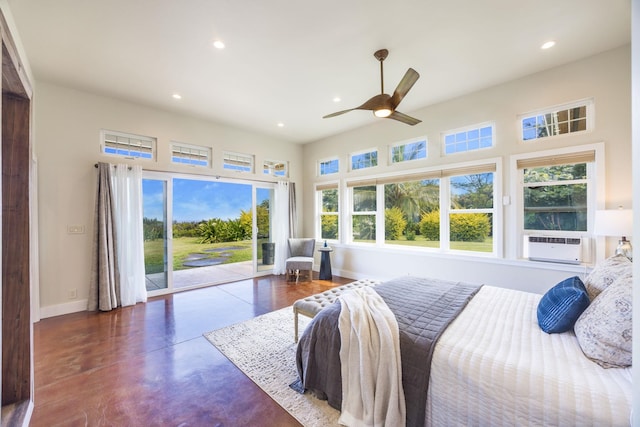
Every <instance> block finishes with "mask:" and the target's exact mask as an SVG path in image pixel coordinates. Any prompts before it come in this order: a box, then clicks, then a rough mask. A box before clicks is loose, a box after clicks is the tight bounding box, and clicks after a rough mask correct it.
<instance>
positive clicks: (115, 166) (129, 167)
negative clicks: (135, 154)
mask: <svg viewBox="0 0 640 427" xmlns="http://www.w3.org/2000/svg"><path fill="white" fill-rule="evenodd" d="M110 166H113V167H114V168H117V167H118V165H110ZM93 167H94V168H96V169H98V164H97V163H96V164H94V165H93ZM127 168H128V169H129V170H131V166H127Z"/></svg>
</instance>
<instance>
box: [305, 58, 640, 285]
mask: <svg viewBox="0 0 640 427" xmlns="http://www.w3.org/2000/svg"><path fill="white" fill-rule="evenodd" d="M496 66H499V64H496ZM422 78H423V79H424V78H428V73H425V76H423V77H422ZM416 84H420V81H418V83H416ZM630 87H631V65H630V46H626V47H622V48H618V49H615V50H612V51H608V52H605V53H602V54H599V55H596V56H593V57H590V58H587V59H584V60H581V61H578V62H574V63H570V64H568V65H565V66H562V67H558V68H555V69H552V70H549V71H546V72H542V73H537V74H534V75H531V76H528V77H526V78H523V79H519V80H516V81H513V82H508V83H505V84H501V85H499V86H495V87H492V88H489V89H486V90H482V91H479V92H476V93H473V94H470V95H467V96H463V97H460V98H457V99H453V100H450V101H446V102H442V103H439V104H436V105H433V106H430V107H427V108H424V109H421V110H418V111H414V112H409V111H403V112H404V113H407V114H410V115H412V116H414V117H416V118H419V119H421V120H422V121H423V122H422V123H420V124H418V125H416V126H413V127H411V126H407V125H404V124H401V123H399V122H395V121H393V120H381V119H375V118H374V117H373V116H372V118H371V122H372V124H371V125H369V126H367V127H363V128H360V129H357V130H354V131H351V132H347V133H344V134H341V135H338V136H335V137H331V138H327V139H324V140H321V141H316V142H313V143H309V144H306V145H305V147H304V159H305V166H304V192H305V194H307V197H306V198H305V202H304V207H303V210H304V214H303V218H304V234H305V235H309V236H312V235H315V228H314V220H315V198H314V197H311V195H312V194H313V191H314V184H315V183H317V182H323V181H332V180H333V181H335V180H336V179H340V181H341V183H344V180H345V179H349V178H353V177H357V176H362V175H364V174H384V173H391V172H397V171H399V170H402V169H404V168H411V169H416V168H418V169H419V168H420V167H423V168H426V167H434V166H437V165H442V164H446V163H459V162H464V161H471V160H477V159H479V158H486V159H489V158H501V159H502V164H503V174H502V179H503V184H504V185H503V194H502V195H504V196H510V197H511V200H515V196H516V195H515V194H511V193H510V191H511V186H510V182H511V179H512V177H511V176H510V175H511V174H510V170H509V163H510V162H509V156H510V155H514V154H520V153H526V152H531V151H541V150H549V149H554V148H561V147H567V146H574V145H583V144H592V143H597V142H604V144H605V153H606V177H605V194H606V201H605V204H606V207H607V208H615V207H617V206H618V205H623V206H625V207H627V208H630V207H631V200H632V194H631V112H630V104H631V97H630ZM407 96H411V94H410V93H409V95H407ZM586 98H593V99H594V103H595V126H594V129H593V131H592V132H588V133H582V134H577V135H563V136H559V137H556V138H549V139H547V140H541V141H539V142H529V143H526V144H525V143H523V142H521V141H519V137H518V136H519V129H518V126H519V121H518V119H517V116H518V115H519V114H522V113H527V112H531V111H535V110H540V109H545V108H547V107H552V106H554V105H559V104H565V103H569V102H572V101H577V100H581V99H586ZM349 114H370V113H367V112H358V111H356V112H351V113H349ZM331 120H340V118H339V117H337V118H333V119H331ZM490 121H493V122H495V126H496V127H495V129H496V133H495V141H496V142H495V147H494V148H492V149H489V150H482V151H476V152H470V153H463V154H457V155H455V156H447V157H446V158H445V157H444V156H443V155H442V154H441V151H442V150H441V137H440V134H441V132H444V131H448V130H451V129H456V128H459V127H463V126H467V125H472V124H477V123H483V122H490ZM423 135H426V136H427V138H428V158H427V159H426V160H420V161H417V162H411V164H408V165H406V164H395V165H388V159H387V157H388V155H387V152H388V146H389V145H390V144H393V143H395V142H399V141H403V140H407V139H410V138H415V137H419V136H423ZM374 147H377V148H378V150H379V154H378V155H379V158H378V164H379V166H378V167H376V168H374V170H373V171H366V170H365V171H362V170H361V171H356V172H347V171H346V170H345V169H346V168H345V166H346V164H347V163H348V155H349V153H351V152H354V151H358V150H363V149H368V148H374ZM336 155H338V156H339V157H340V162H341V172H340V173H339V174H338V176H337V177H336V175H330V176H328V177H326V176H325V177H322V178H319V177H317V176H316V170H317V167H316V161H317V160H318V159H325V158H328V157H332V156H336ZM499 200H500V198H499ZM502 209H503V210H502V214H503V218H504V227H503V229H502V233H503V235H504V239H503V243H504V249H505V251H504V253H505V254H513V256H512V257H511V259H502V260H495V259H492V260H487V259H486V258H480V257H472V256H468V257H456V256H453V255H443V254H427V253H425V252H424V251H423V252H419V251H415V250H413V251H412V250H400V249H390V248H384V249H382V248H375V247H373V248H371V247H370V248H368V249H363V248H362V246H361V245H360V246H356V245H346V244H337V245H336V248H335V252H334V253H333V255H332V266H333V267H334V271H336V272H338V273H340V274H343V275H345V276H346V277H353V278H361V277H371V278H389V277H393V276H398V275H405V274H413V275H428V276H431V277H441V278H450V279H457V280H470V281H473V282H481V283H487V284H494V285H498V286H504V287H512V288H518V289H526V290H530V291H534V292H544V291H546V290H547V289H548V288H549V287H551V286H553V285H554V284H555V283H557V281H559V280H560V279H563V278H566V277H567V275H568V274H571V275H574V274H582V275H583V274H584V273H585V267H583V266H582V267H573V266H566V267H564V266H559V267H557V268H556V267H554V266H556V265H555V264H554V265H549V264H548V263H544V264H543V263H539V262H538V263H536V262H529V261H525V260H517V259H515V258H516V257H515V254H516V251H515V250H514V246H515V245H516V244H517V241H516V234H517V233H516V230H515V223H516V218H515V217H514V214H513V213H512V212H510V211H511V210H510V209H508V207H502ZM343 242H345V240H343ZM612 245H613V241H609V243H608V246H607V250H608V251H610V252H612V247H614V246H612Z"/></svg>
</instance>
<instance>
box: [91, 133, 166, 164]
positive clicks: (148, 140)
mask: <svg viewBox="0 0 640 427" xmlns="http://www.w3.org/2000/svg"><path fill="white" fill-rule="evenodd" d="M100 140H101V146H102V152H103V153H104V154H110V155H115V156H121V157H127V158H137V159H149V160H151V159H153V158H155V152H156V139H155V138H152V137H149V136H142V135H134V134H127V133H122V132H114V131H107V130H102V131H101V132H100Z"/></svg>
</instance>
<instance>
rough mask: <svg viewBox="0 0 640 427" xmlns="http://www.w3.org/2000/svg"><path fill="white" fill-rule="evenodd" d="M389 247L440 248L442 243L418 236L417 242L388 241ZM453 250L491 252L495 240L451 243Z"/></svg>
mask: <svg viewBox="0 0 640 427" xmlns="http://www.w3.org/2000/svg"><path fill="white" fill-rule="evenodd" d="M385 243H386V244H388V245H403V246H417V247H422V248H438V247H440V242H439V241H437V240H427V239H425V238H424V237H422V236H416V239H415V240H407V238H406V237H405V236H402V237H401V238H400V239H398V240H386V241H385ZM450 246H451V249H454V250H458V251H475V252H491V251H492V250H493V238H492V237H488V238H487V239H485V241H484V242H451V245H450Z"/></svg>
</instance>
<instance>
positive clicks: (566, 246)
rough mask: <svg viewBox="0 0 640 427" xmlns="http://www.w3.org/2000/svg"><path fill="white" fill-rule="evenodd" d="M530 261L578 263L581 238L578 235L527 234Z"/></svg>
mask: <svg viewBox="0 0 640 427" xmlns="http://www.w3.org/2000/svg"><path fill="white" fill-rule="evenodd" d="M529 259H530V260H531V261H545V262H558V263H563V264H580V263H581V262H582V239H581V238H580V237H548V236H529Z"/></svg>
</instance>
